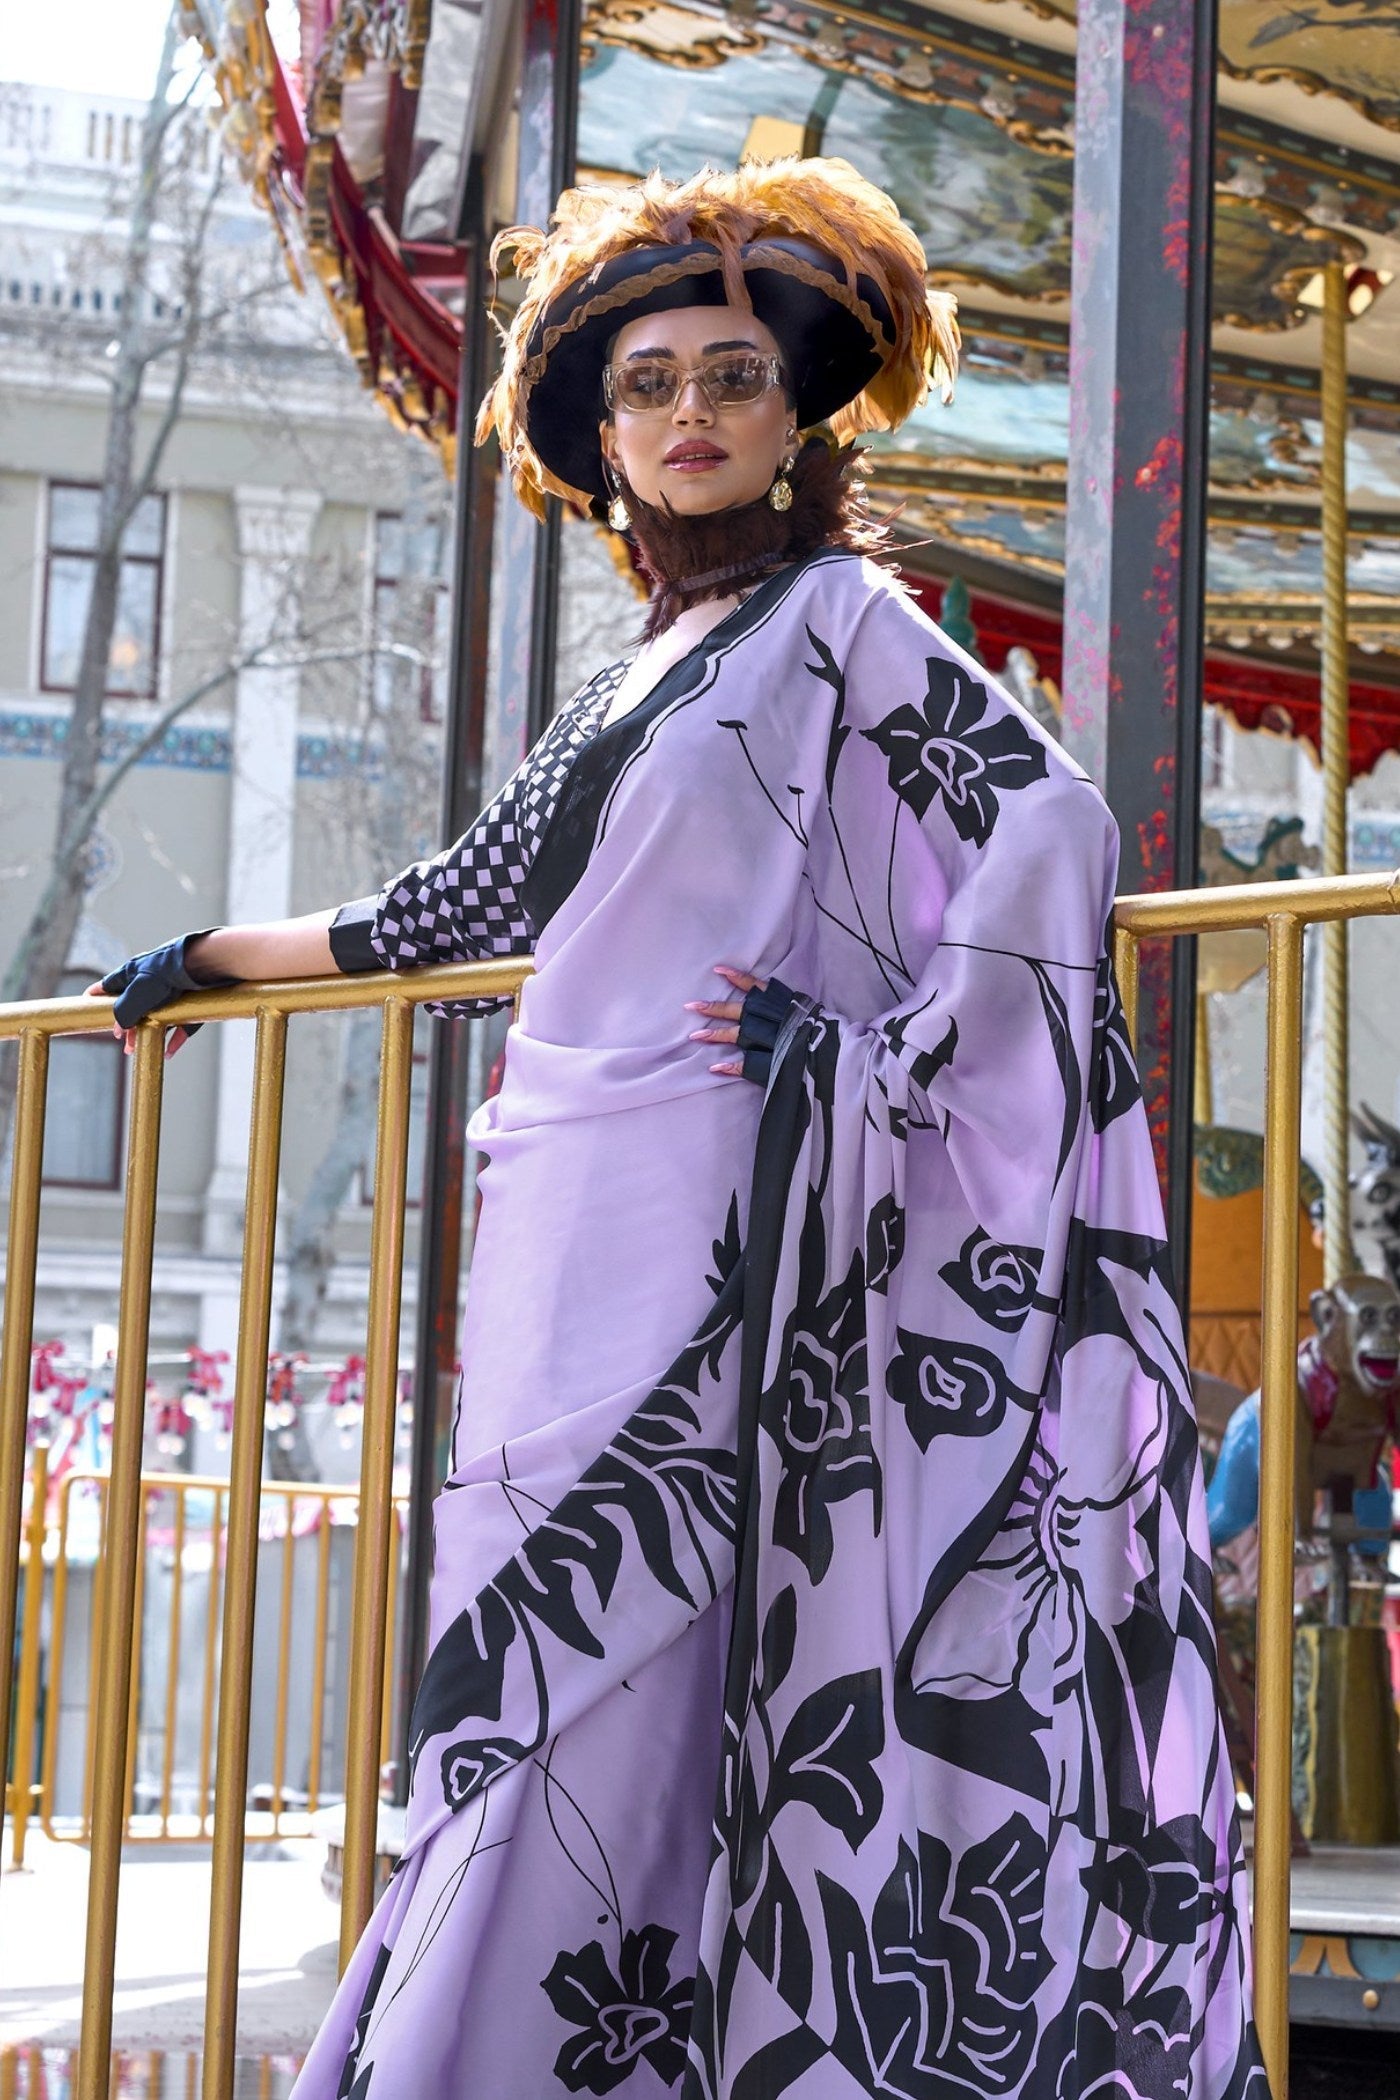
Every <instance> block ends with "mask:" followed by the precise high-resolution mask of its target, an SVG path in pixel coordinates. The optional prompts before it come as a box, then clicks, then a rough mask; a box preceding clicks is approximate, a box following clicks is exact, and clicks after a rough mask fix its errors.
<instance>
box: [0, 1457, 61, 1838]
mask: <svg viewBox="0 0 1400 2100" xmlns="http://www.w3.org/2000/svg"><path fill="white" fill-rule="evenodd" d="M48 1499H49V1447H48V1445H47V1444H45V1443H39V1444H36V1445H35V1446H34V1468H33V1475H32V1478H31V1481H30V1488H29V1523H28V1526H27V1534H28V1536H27V1552H26V1554H25V1563H24V1626H23V1630H22V1632H21V1636H20V1651H19V1712H18V1714H17V1716H16V1720H15V1759H14V1775H15V1777H14V1795H13V1798H12V1800H11V1803H10V1865H11V1866H12V1867H22V1866H23V1865H24V1847H25V1840H26V1838H27V1836H28V1834H29V1819H30V1817H31V1815H32V1814H33V1812H34V1737H35V1733H36V1731H37V1728H38V1723H39V1665H40V1646H41V1643H42V1638H43V1610H44V1539H45V1536H46V1534H47V1529H48V1526H47V1521H46V1519H47V1515H48ZM4 1770H5V1767H4V1766H3V1765H0V1775H2V1774H3V1773H4Z"/></svg>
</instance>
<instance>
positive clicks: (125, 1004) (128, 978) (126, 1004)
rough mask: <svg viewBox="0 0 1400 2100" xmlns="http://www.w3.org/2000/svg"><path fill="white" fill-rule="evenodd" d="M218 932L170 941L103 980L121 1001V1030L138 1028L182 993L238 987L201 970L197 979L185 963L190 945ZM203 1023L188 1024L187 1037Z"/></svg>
mask: <svg viewBox="0 0 1400 2100" xmlns="http://www.w3.org/2000/svg"><path fill="white" fill-rule="evenodd" d="M215 931H217V929H216V928H215V927H213V926H205V927H203V928H201V930H200V931H199V932H198V933H182V934H181V935H180V937H179V939H178V940H174V941H167V943H166V945H165V946H164V947H163V948H148V949H147V950H146V952H145V954H144V955H133V956H131V957H130V958H129V959H128V960H127V961H126V962H124V963H119V964H118V965H117V967H116V969H115V970H109V971H108V972H107V975H106V976H105V977H104V978H103V980H102V989H103V991H104V992H110V993H112V994H113V995H115V996H116V998H117V1003H116V1006H115V1008H114V1009H113V1019H114V1020H115V1021H116V1023H117V1026H118V1027H119V1028H134V1027H135V1026H136V1024H137V1022H138V1021H144V1020H145V1018H146V1016H147V1014H151V1013H154V1012H155V1010H156V1008H157V1007H159V1006H164V1005H166V1004H167V1002H168V1001H169V1000H171V999H174V998H177V997H178V996H179V994H180V993H181V992H200V991H207V990H209V989H210V988H211V987H212V986H214V985H219V984H237V983H238V982H239V979H238V978H237V977H220V976H214V975H210V974H206V973H205V972H203V971H201V972H200V974H199V975H198V976H197V977H196V976H194V975H192V974H191V971H190V969H189V966H188V964H187V963H186V961H185V957H186V954H187V952H188V949H189V946H190V943H191V942H192V941H202V940H203V938H204V936H205V934H206V933H214V932H215ZM201 1025H202V1024H201V1023H200V1022H198V1021H194V1022H190V1021H186V1022H185V1023H184V1029H185V1033H186V1035H195V1034H197V1033H198V1031H199V1028H200V1026H201Z"/></svg>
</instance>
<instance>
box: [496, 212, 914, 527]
mask: <svg viewBox="0 0 1400 2100" xmlns="http://www.w3.org/2000/svg"><path fill="white" fill-rule="evenodd" d="M739 252H740V260H741V265H742V269H743V280H744V288H745V290H746V292H747V293H748V296H749V299H750V302H751V304H752V307H753V311H754V313H755V315H756V316H757V318H758V319H759V320H760V321H762V322H763V323H764V325H765V326H766V327H768V328H769V329H771V330H772V333H773V336H774V338H775V340H776V342H777V344H778V348H779V349H780V351H781V352H782V357H783V364H784V367H785V370H786V373H787V377H788V382H789V385H790V387H791V388H792V392H793V395H794V397H795V401H796V416H797V422H798V426H799V428H801V429H804V430H806V429H810V428H811V427H812V426H813V425H814V424H817V423H825V422H827V421H829V420H830V418H831V417H832V416H834V415H836V414H837V413H838V412H839V411H840V410H841V409H843V408H845V407H846V406H847V405H848V404H849V403H850V402H852V401H854V400H855V399H856V396H857V395H858V394H861V393H862V392H863V391H864V390H865V388H867V387H868V386H869V385H870V383H871V381H872V380H874V379H875V378H877V377H878V375H879V373H880V372H881V370H882V369H883V367H884V365H885V364H886V362H887V360H888V359H889V357H890V355H891V353H892V352H893V350H894V347H895V326H894V320H893V316H892V315H891V312H890V308H889V304H888V302H887V301H886V299H885V297H884V294H883V293H882V292H881V290H880V287H879V286H878V285H877V284H876V283H875V281H874V279H873V278H871V277H867V276H863V275H859V274H858V275H857V276H856V279H855V283H854V286H852V285H850V284H848V283H847V281H846V277H845V274H844V272H843V271H842V270H841V268H840V266H839V265H838V264H837V263H836V262H835V261H834V260H833V259H832V257H830V256H828V255H825V254H823V252H822V250H821V249H820V248H817V247H814V246H812V245H811V244H810V243H809V242H807V241H800V240H793V239H786V238H783V237H781V236H769V237H768V238H766V239H764V240H759V241H751V242H749V243H748V244H747V245H746V246H744V247H743V248H741V250H740V251H739ZM729 303H730V298H729V292H728V290H727V287H726V283H725V277H724V270H723V258H722V256H721V253H720V250H719V249H718V248H717V247H716V246H715V245H714V244H713V243H712V242H709V241H687V242H684V243H677V244H674V245H670V246H659V247H649V248H631V249H628V250H626V251H625V252H624V253H622V254H620V255H614V256H611V257H609V258H608V259H607V260H606V261H605V262H603V263H600V264H599V265H598V267H597V269H596V270H593V271H590V272H589V273H588V274H587V275H586V276H584V277H580V278H578V279H577V280H576V281H575V282H573V283H572V284H569V285H568V286H566V287H565V289H564V290H563V291H562V292H561V293H560V295H559V297H558V298H556V299H555V300H554V301H553V302H552V303H551V304H550V305H549V306H548V307H547V308H546V309H545V311H544V312H543V313H542V314H541V315H540V316H539V317H538V319H537V320H536V322H535V325H534V327H533V328H532V329H531V331H530V334H529V336H528V338H527V340H526V344H525V360H524V369H523V371H522V373H521V387H520V397H521V398H520V408H521V418H522V421H523V423H524V427H525V432H526V434H527V436H528V438H529V442H530V445H531V447H532V448H533V450H534V452H535V453H536V454H537V456H538V457H539V459H540V461H541V462H542V463H543V465H544V466H545V467H546V468H547V469H548V470H549V472H550V473H551V474H552V475H554V476H555V477H556V478H557V479H558V480H559V481H561V482H564V483H566V484H567V485H568V486H569V487H570V488H574V489H578V490H580V491H582V492H584V493H586V494H589V495H592V496H595V497H597V498H598V499H599V500H600V501H601V500H603V499H604V498H605V497H606V493H607V491H606V488H605V486H604V482H603V472H602V454H601V451H600V449H599V444H598V424H599V422H600V420H601V419H602V418H603V417H604V416H605V415H606V413H607V410H606V408H605V406H604V402H603V367H604V365H605V364H606V363H607V362H608V350H609V346H610V345H611V343H612V342H613V340H614V338H615V337H616V336H617V334H618V332H619V330H621V329H623V328H625V327H626V326H627V324H628V323H629V321H636V320H639V319H640V318H641V317H642V315H643V314H652V313H669V312H672V311H674V310H675V309H676V308H677V307H686V306H726V305H728V304H729Z"/></svg>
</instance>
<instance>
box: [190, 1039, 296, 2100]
mask: <svg viewBox="0 0 1400 2100" xmlns="http://www.w3.org/2000/svg"><path fill="white" fill-rule="evenodd" d="M286 1063H287V1017H286V1015H285V1014H284V1013H278V1012H277V1011H276V1010H275V1009H273V1008H270V1007H260V1008H259V1009H258V1032H257V1041H256V1045H255V1048H254V1052H253V1107H252V1118H251V1123H250V1127H249V1143H248V1193H247V1198H246V1204H245V1209H244V1217H243V1289H242V1295H241V1297H240V1299H239V1305H238V1361H237V1363H236V1365H235V1366H234V1387H233V1448H232V1450H231V1452H230V1456H229V1486H228V1555H227V1560H226V1562H225V1567H224V1621H223V1641H222V1646H221V1651H220V1671H219V1726H218V1745H217V1749H216V1751H215V1764H214V1856H213V1871H212V1875H211V1882H210V1895H209V1983H208V1994H207V1996H206V1999H205V2011H204V2083H203V2094H204V2100H231V2096H232V2093H233V2073H234V2049H235V2041H236V2036H237V2025H238V1942H239V1928H240V1926H241V1923H242V1917H243V1818H244V1813H245V1810H246V1806H247V1796H248V1708H249V1704H250V1701H251V1699H252V1689H253V1626H254V1611H255V1606H256V1601H257V1575H258V1509H259V1502H260V1498H261V1495H262V1455H263V1436H264V1433H265V1411H266V1405H267V1351H268V1341H269V1337H270V1334H271V1328H272V1263H273V1254H274V1249H275V1245H276V1238H277V1169H278V1162H279V1160H280V1158H281V1152H282V1085H283V1079H284V1076H285V1072H286ZM218 1551H219V1540H218V1533H217V1530H216V1532H215V1535H214V1558H215V1561H216V1562H217V1559H218Z"/></svg>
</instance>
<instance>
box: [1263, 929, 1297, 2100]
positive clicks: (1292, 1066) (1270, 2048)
mask: <svg viewBox="0 0 1400 2100" xmlns="http://www.w3.org/2000/svg"><path fill="white" fill-rule="evenodd" d="M1268 936H1269V973H1268V1022H1267V1030H1268V1032H1267V1047H1266V1061H1265V1081H1264V1269H1263V1307H1262V1315H1261V1317H1262V1322H1263V1334H1262V1336H1261V1341H1262V1372H1263V1376H1262V1380H1261V1391H1260V1423H1261V1434H1260V1439H1259V1445H1260V1449H1259V1605H1258V1613H1259V1616H1258V1662H1257V1696H1256V1705H1255V1735H1256V1745H1255V1797H1254V2007H1255V2019H1256V2022H1257V2025H1258V2029H1259V2041H1260V2046H1261V2048H1262V2050H1263V2054H1264V2063H1265V2067H1266V2069H1267V2071H1268V2074H1269V2083H1270V2090H1271V2092H1272V2094H1273V2100H1288V1926H1289V1918H1288V1878H1289V1856H1290V1852H1291V1849H1292V1821H1291V1808H1292V1769H1291V1767H1292V1736H1293V1533H1294V1500H1293V1479H1294V1464H1295V1452H1294V1445H1295V1441H1296V1438H1295V1420H1296V1410H1297V1405H1298V1386H1297V1379H1298V1366H1297V1355H1298V1144H1299V1128H1300V1110H1301V1061H1302V1060H1301V1046H1302V1023H1303V932H1302V928H1301V926H1300V925H1299V924H1298V923H1297V921H1296V920H1295V919H1294V918H1293V917H1292V916H1291V914H1290V916H1288V917H1284V916H1283V914H1282V913H1280V914H1278V915H1277V916H1276V917H1274V918H1272V919H1270V921H1269V927H1268Z"/></svg>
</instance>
